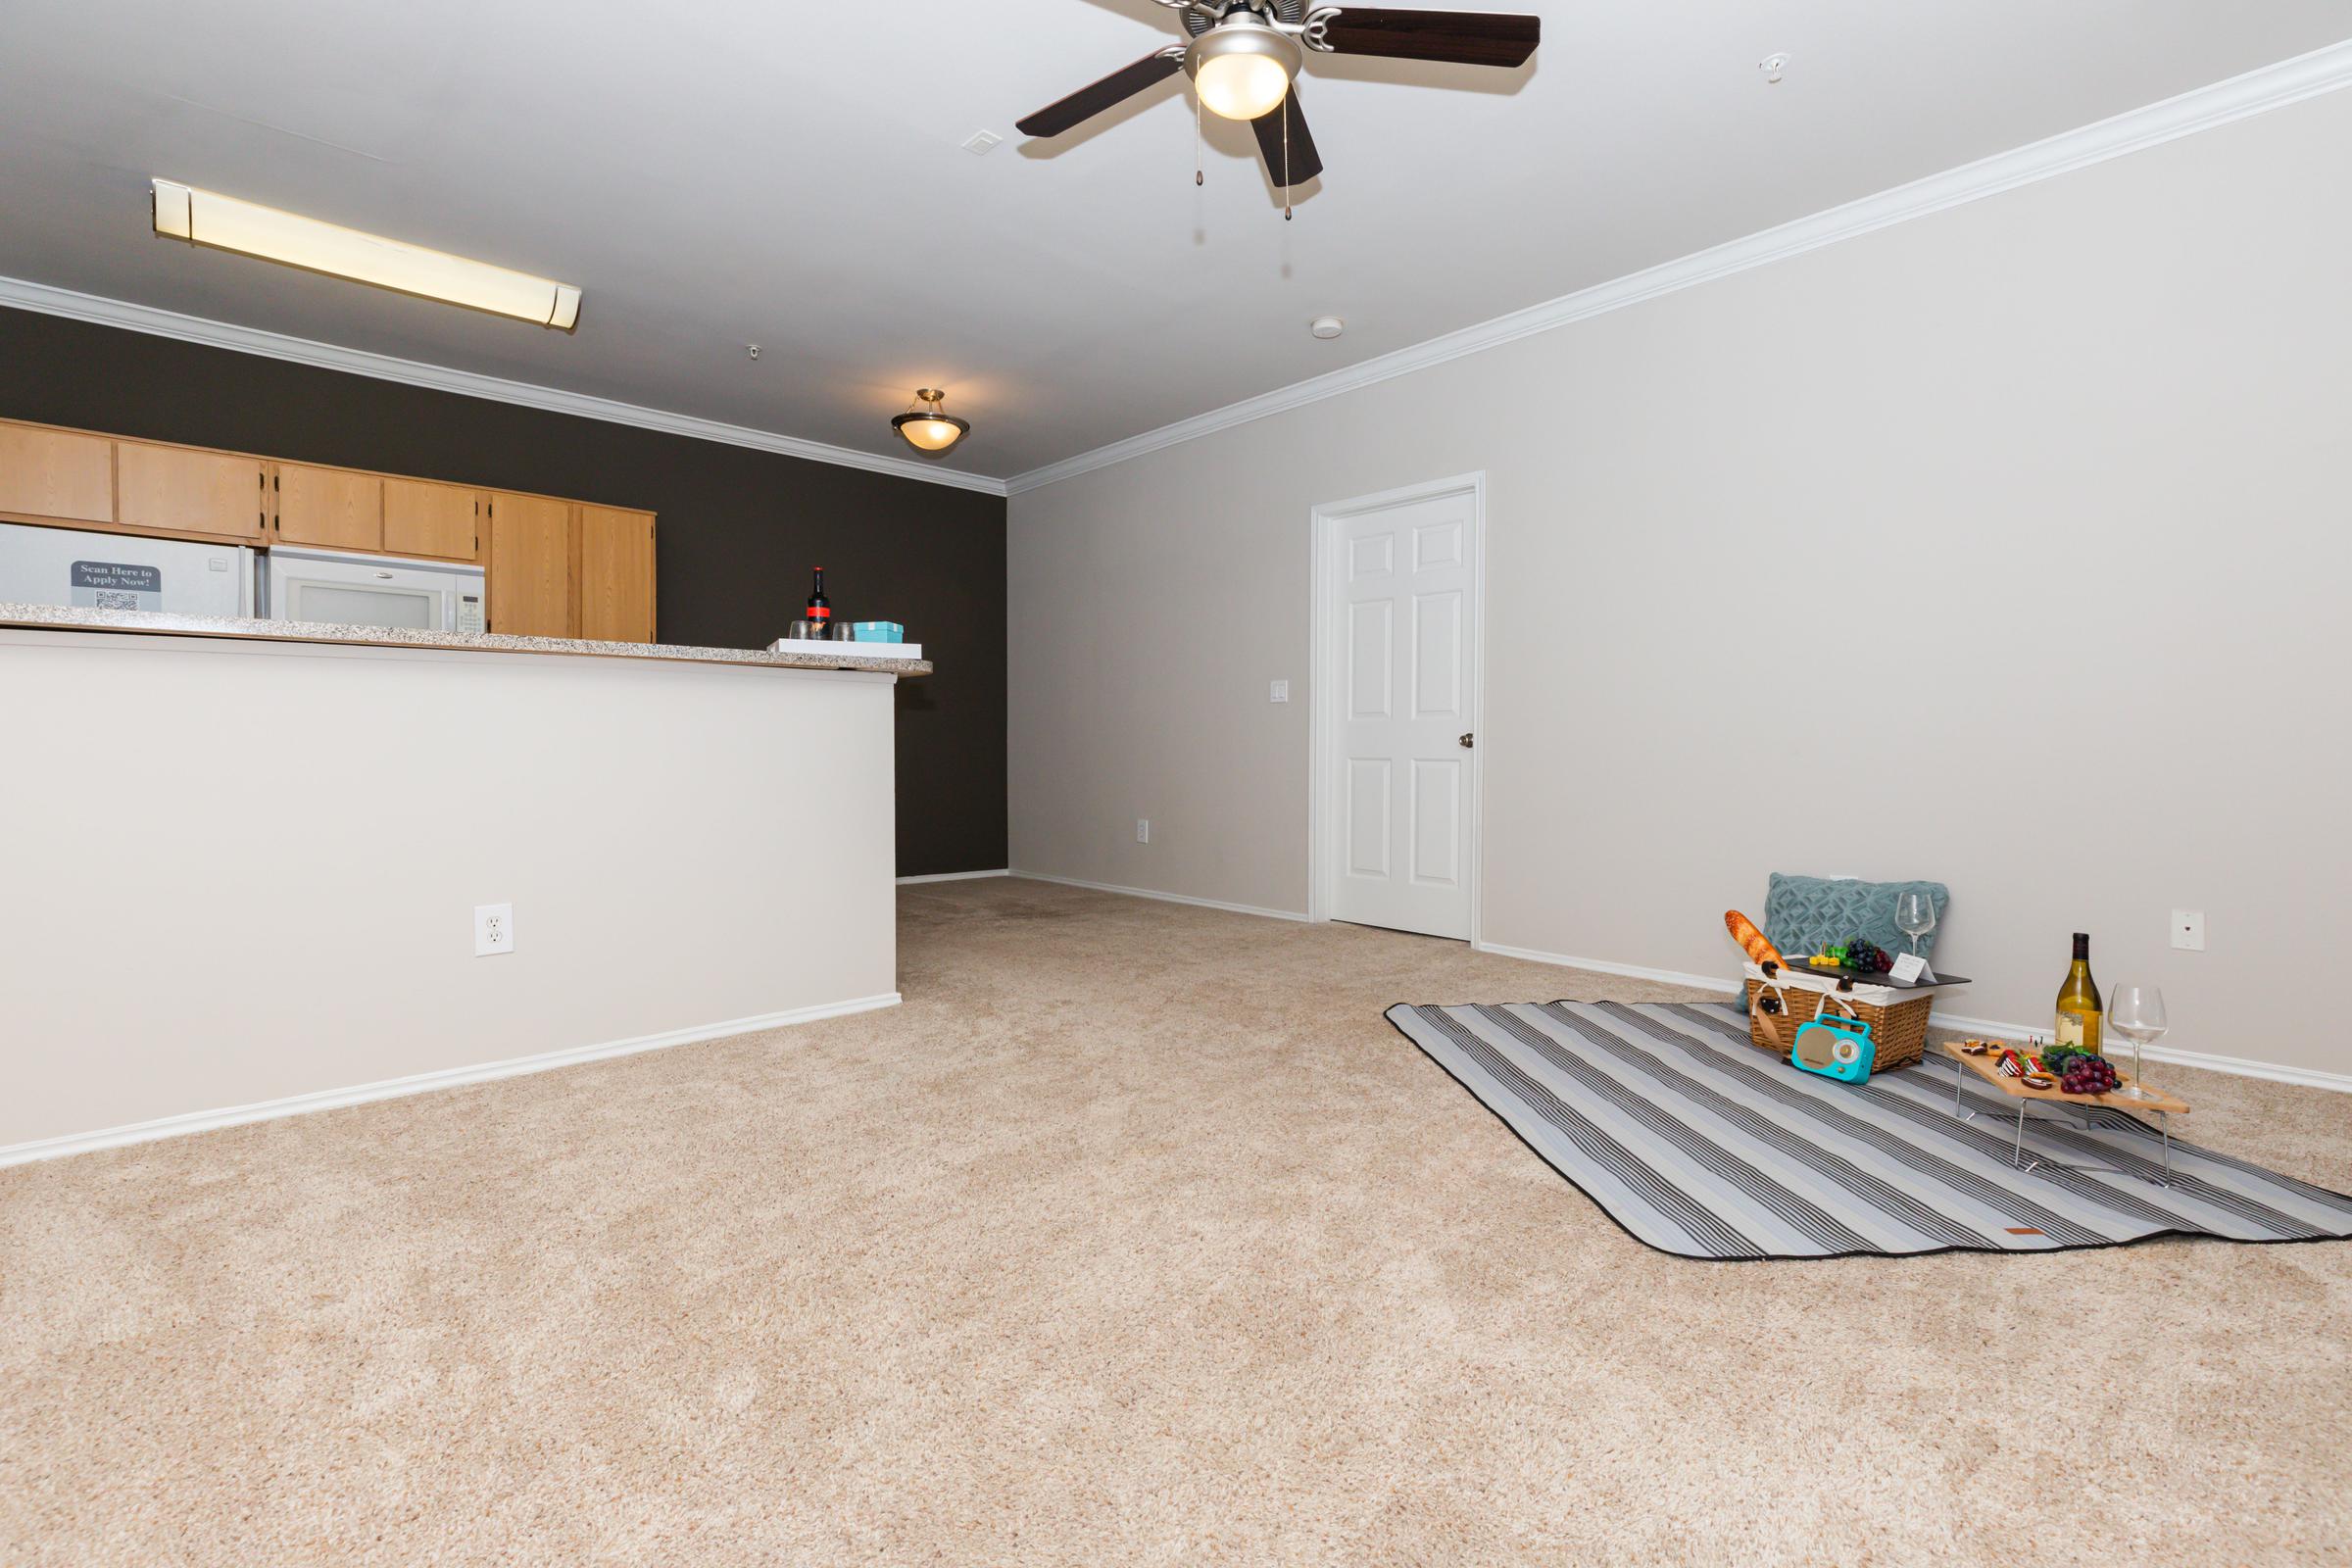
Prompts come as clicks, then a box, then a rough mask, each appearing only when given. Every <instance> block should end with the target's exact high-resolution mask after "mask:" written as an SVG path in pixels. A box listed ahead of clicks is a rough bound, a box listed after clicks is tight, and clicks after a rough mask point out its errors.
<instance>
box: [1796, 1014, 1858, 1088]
mask: <svg viewBox="0 0 2352 1568" xmlns="http://www.w3.org/2000/svg"><path fill="white" fill-rule="evenodd" d="M1825 1000H1826V999H1825ZM1878 1057H1879V1047H1878V1043H1877V1042H1876V1041H1874V1040H1872V1039H1871V1037H1870V1025H1869V1024H1867V1023H1865V1022H1864V1021H1863V1020H1861V1019H1860V1018H1840V1017H1838V1016H1837V1015H1836V1014H1834V1013H1833V1014H1831V1015H1829V1016H1827V1017H1817V1018H1815V1019H1814V1020H1813V1021H1812V1022H1811V1023H1809V1024H1806V1025H1805V1026H1804V1027H1803V1028H1801V1029H1799V1030H1797V1032H1796V1044H1795V1045H1793V1046H1791V1047H1789V1064H1790V1065H1791V1066H1795V1067H1800V1068H1802V1069H1803V1070H1804V1071H1806V1072H1817V1073H1819V1074H1821V1075H1822V1076H1823V1077H1824V1078H1835V1079H1837V1080H1838V1082H1839V1083H1848V1084H1858V1083H1860V1082H1862V1080H1864V1079H1865V1078H1868V1077H1869V1076H1870V1069H1871V1065H1872V1064H1873V1063H1874V1062H1876V1061H1877V1060H1878Z"/></svg>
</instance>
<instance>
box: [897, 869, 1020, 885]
mask: <svg viewBox="0 0 2352 1568" xmlns="http://www.w3.org/2000/svg"><path fill="white" fill-rule="evenodd" d="M1010 875H1012V873H1011V872H1010V871H931V872H926V873H925V874H924V875H922V876H903V877H901V878H899V886H901V887H905V886H907V884H908V883H910V882H970V881H972V880H974V879H975V878H978V877H984V876H1010Z"/></svg>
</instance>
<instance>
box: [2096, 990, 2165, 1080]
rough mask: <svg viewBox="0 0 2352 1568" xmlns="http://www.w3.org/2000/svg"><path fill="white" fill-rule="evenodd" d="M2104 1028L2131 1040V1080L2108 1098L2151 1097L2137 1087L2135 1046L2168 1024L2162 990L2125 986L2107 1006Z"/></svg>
mask: <svg viewBox="0 0 2352 1568" xmlns="http://www.w3.org/2000/svg"><path fill="white" fill-rule="evenodd" d="M2107 1027H2108V1028H2110V1029H2112V1030H2114V1031H2115V1032H2116V1033H2117V1034H2119V1035H2122V1036H2123V1037H2124V1038H2125V1039H2126V1040H2129V1041H2131V1082H2130V1083H2128V1084H2126V1085H2124V1087H2123V1088H2121V1089H2118V1090H2117V1091H2115V1093H2114V1094H2112V1095H2110V1096H2109V1097H2108V1098H2109V1099H2111V1100H2154V1099H2155V1098H2156V1096H2154V1095H2152V1094H2150V1093H2149V1092H2148V1091H2147V1090H2146V1089H2144V1088H2142V1087H2141V1086H2140V1082H2139V1077H2140V1065H2139V1048H2140V1047H2142V1046H2144V1045H2146V1044H2147V1043H2148V1042H2149V1041H2151V1040H2154V1039H2157V1038H2159V1037H2160V1036H2162V1035H2163V1033H2164V1031H2165V1030H2166V1029H2167V1028H2168V1027H2169V1025H2168V1024H2167V1023H2166V1021H2165V1016H2164V993H2163V992H2161V991H2159V990H2157V989H2156V988H2155V987H2154V986H2126V987H2124V988H2123V989H2122V990H2120V991H2118V992H2117V993H2116V994H2115V1001H2114V1003H2113V1004H2112V1005H2109V1007H2108V1008H2107Z"/></svg>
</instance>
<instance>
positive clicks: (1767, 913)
mask: <svg viewBox="0 0 2352 1568" xmlns="http://www.w3.org/2000/svg"><path fill="white" fill-rule="evenodd" d="M1904 893H1925V894H1926V895H1928V897H1929V898H1931V899H1933V900H1935V902H1936V930H1935V931H1931V932H1929V933H1928V934H1927V935H1926V936H1924V937H1921V938H1920V939H1919V951H1920V955H1921V956H1923V957H1933V956H1934V954H1935V949H1936V935H1937V933H1938V932H1940V931H1941V930H1942V929H1943V907H1944V905H1945V904H1947V903H1948V902H1950V900H1951V891H1950V890H1949V889H1948V888H1946V887H1945V886H1944V885H1943V884H1942V883H1940V882H1863V881H1859V880H1857V879H1856V878H1853V877H1828V876H1790V875H1789V874H1788V873H1787V872H1784V871H1775V872H1773V873H1772V886H1771V888H1770V890H1769V891H1768V892H1766V894H1765V895H1764V937H1765V940H1766V941H1768V942H1770V943H1771V944H1772V945H1773V946H1774V947H1776V948H1778V949H1780V950H1781V951H1782V952H1783V953H1785V954H1788V955H1789V956H1791V957H1794V956H1800V955H1803V954H1807V953H1818V952H1820V951H1821V949H1822V948H1823V947H1824V946H1825V945H1826V944H1829V943H1834V942H1843V941H1845V940H1846V939H1847V938H1848V937H1860V938H1862V939H1863V940H1864V941H1866V942H1875V943H1877V944H1878V945H1879V946H1880V947H1882V948H1885V949H1886V950H1887V952H1888V953H1892V954H1897V955H1900V954H1905V953H1909V952H1910V951H1911V939H1910V938H1909V937H1907V936H1905V935H1903V932H1902V928H1901V927H1899V926H1897V925H1896V924H1895V923H1894V901H1895V898H1896V896H1897V895H1899V894H1904Z"/></svg>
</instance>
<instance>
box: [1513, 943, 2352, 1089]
mask: <svg viewBox="0 0 2352 1568" xmlns="http://www.w3.org/2000/svg"><path fill="white" fill-rule="evenodd" d="M1477 946H1478V951H1479V952H1481V953H1492V954H1495V955H1498V956H1501V957H1505V958H1525V959H1527V960H1528V961H1529V962H1531V963H1553V964H1558V965H1559V966H1560V967H1561V968H1563V969H1591V970H1593V971H1595V972H1596V973H1600V974H1621V975H1625V976H1627V977H1628V978H1630V979H1634V980H1655V981H1657V982H1659V983H1660V984H1662V985H1673V986H1692V987H1695V988H1697V989H1699V990H1702V991H1721V992H1724V993H1725V994H1727V995H1730V994H1733V993H1736V992H1738V991H1739V990H1740V982H1739V981H1737V980H1727V979H1724V978H1723V977H1721V976H1719V975H1711V974H1685V973H1683V972H1682V971H1681V970H1679V969H1645V968H1643V967H1642V966H1641V965H1640V964H1634V963H1611V962H1609V961H1608V960H1607V959H1605V958H1572V957H1570V956H1567V955H1566V954H1562V953H1538V952H1537V951H1536V950H1535V949H1533V948H1506V947H1504V946H1503V945H1502V944H1501V943H1499V942H1481V943H1479V944H1478V945H1477ZM1928 1023H1929V1024H1930V1025H1931V1026H1932V1027H1934V1028H1937V1029H1950V1030H1955V1031H1957V1032H1958V1033H1961V1034H1967V1035H1989V1036H1992V1037H1994V1038H1996V1039H2001V1040H2023V1039H2025V1038H2026V1037H2027V1036H2028V1035H2041V1034H2047V1033H2049V1031H2050V1026H2049V1025H2048V1024H2046V1023H2044V1024H2035V1025H2033V1026H2031V1027H2029V1026H2028V1025H2025V1024H2022V1023H2001V1022H1999V1021H1997V1020H1995V1019H1991V1018H1967V1017H1962V1016H1960V1015H1959V1014H1957V1013H1949V1012H1935V1011H1931V1012H1930V1013H1929V1014H1928ZM2146 1055H2147V1058H2148V1060H2150V1061H2161V1062H2167V1063H2169V1064H2171V1065H2173V1066H2176V1067H2202V1068H2204V1069H2205V1070H2206V1071H2208V1072H2227V1073H2234V1074H2236V1075H2237V1076H2238V1077H2241V1078H2267V1079H2269V1080H2271V1081H2272V1082H2273V1083H2281V1084H2301V1085H2303V1086H2305V1087H2306V1088H2310V1089H2332V1090H2335V1091H2337V1092H2338V1093H2339V1094H2352V1073H2342V1072H2322V1071H2320V1070H2319V1069H2317V1068H2315V1067H2281V1066H2279V1065H2278V1063H2276V1062H2270V1061H2254V1060H2251V1059H2250V1058H2248V1057H2245V1056H2220V1055H2213V1054H2209V1053H2206V1052H2202V1051H2180V1050H2176V1049H2175V1048H2173V1047H2171V1046H2150V1047H2149V1048H2148V1049H2147V1052H2146Z"/></svg>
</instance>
